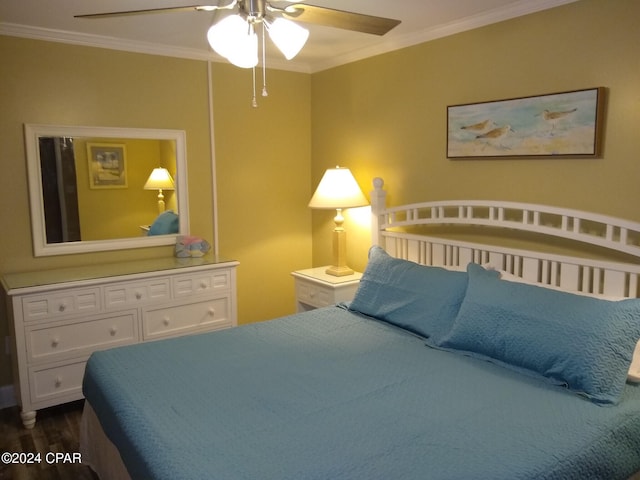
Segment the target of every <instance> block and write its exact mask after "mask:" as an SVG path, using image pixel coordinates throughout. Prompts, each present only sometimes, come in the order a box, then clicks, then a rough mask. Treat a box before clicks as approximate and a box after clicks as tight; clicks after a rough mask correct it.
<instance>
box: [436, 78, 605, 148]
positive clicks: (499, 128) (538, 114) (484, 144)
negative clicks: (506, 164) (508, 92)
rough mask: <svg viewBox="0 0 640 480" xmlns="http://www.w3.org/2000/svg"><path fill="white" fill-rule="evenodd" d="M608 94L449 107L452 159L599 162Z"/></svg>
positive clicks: (573, 93)
mask: <svg viewBox="0 0 640 480" xmlns="http://www.w3.org/2000/svg"><path fill="white" fill-rule="evenodd" d="M604 96H605V88H604V87H597V88H589V89H584V90H573V91H569V92H559V93H551V94H546V95H535V96H529V97H519V98H510V99H506V100H495V101H490V102H482V103H468V104H464V105H452V106H448V107H447V158H452V159H456V158H483V157H484V158H487V157H488V158H491V157H550V156H571V157H597V156H599V155H600V151H601V140H602V123H603V119H602V116H603V111H604Z"/></svg>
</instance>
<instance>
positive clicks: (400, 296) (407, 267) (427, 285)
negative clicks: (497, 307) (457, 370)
mask: <svg viewBox="0 0 640 480" xmlns="http://www.w3.org/2000/svg"><path fill="white" fill-rule="evenodd" d="M466 288H467V273H466V272H454V271H450V270H446V269H444V268H440V267H427V266H423V265H418V264H417V263H414V262H410V261H407V260H402V259H399V258H393V257H391V256H390V255H389V254H388V253H387V252H385V251H384V250H383V249H382V248H380V247H378V246H374V247H371V249H370V250H369V263H368V264H367V268H366V269H365V272H364V274H363V276H362V280H361V281H360V285H359V287H358V291H357V292H356V295H355V297H354V299H353V301H352V302H351V304H350V305H349V308H350V309H351V310H355V311H357V312H360V313H363V314H365V315H368V316H370V317H374V318H377V319H380V320H384V321H386V322H389V323H392V324H394V325H397V326H400V327H402V328H405V329H407V330H410V331H412V332H414V333H417V334H418V335H421V336H424V337H432V338H433V339H441V338H442V337H443V336H444V335H445V334H446V333H447V332H448V331H449V329H450V328H451V325H452V324H453V321H454V320H455V318H456V315H457V313H458V309H459V308H460V304H461V303H462V299H463V298H464V292H465V290H466Z"/></svg>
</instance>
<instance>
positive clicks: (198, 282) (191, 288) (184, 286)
mask: <svg viewBox="0 0 640 480" xmlns="http://www.w3.org/2000/svg"><path fill="white" fill-rule="evenodd" d="M230 288H231V273H230V272H229V270H214V271H209V272H202V273H197V274H190V275H177V276H176V277H175V278H174V279H173V292H174V295H175V297H176V298H183V297H188V296H190V295H200V294H206V293H214V292H225V291H228V290H230Z"/></svg>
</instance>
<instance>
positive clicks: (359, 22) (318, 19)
mask: <svg viewBox="0 0 640 480" xmlns="http://www.w3.org/2000/svg"><path fill="white" fill-rule="evenodd" d="M283 14H284V15H285V16H286V17H288V18H290V19H291V20H296V21H298V22H304V23H314V24H317V25H324V26H327V27H336V28H342V29H344V30H354V31H356V32H363V33H371V34H373V35H384V34H385V33H387V32H388V31H389V30H391V29H392V28H394V27H395V26H397V25H399V24H400V20H393V19H391V18H383V17H374V16H372V15H364V14H362V13H353V12H346V11H344V10H335V9H333V8H326V7H317V6H315V5H309V4H306V3H295V4H292V5H288V6H287V7H286V8H284V12H283Z"/></svg>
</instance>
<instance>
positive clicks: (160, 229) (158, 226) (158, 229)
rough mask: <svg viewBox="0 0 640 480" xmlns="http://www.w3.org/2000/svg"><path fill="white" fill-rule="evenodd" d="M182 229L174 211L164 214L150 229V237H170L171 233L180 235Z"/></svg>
mask: <svg viewBox="0 0 640 480" xmlns="http://www.w3.org/2000/svg"><path fill="white" fill-rule="evenodd" d="M179 227H180V223H179V219H178V215H176V214H175V213H174V212H173V211H172V210H167V211H166V212H162V213H161V214H160V215H158V216H157V217H156V219H155V220H154V221H153V223H152V224H151V227H149V233H148V235H168V234H170V233H178V230H179Z"/></svg>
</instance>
